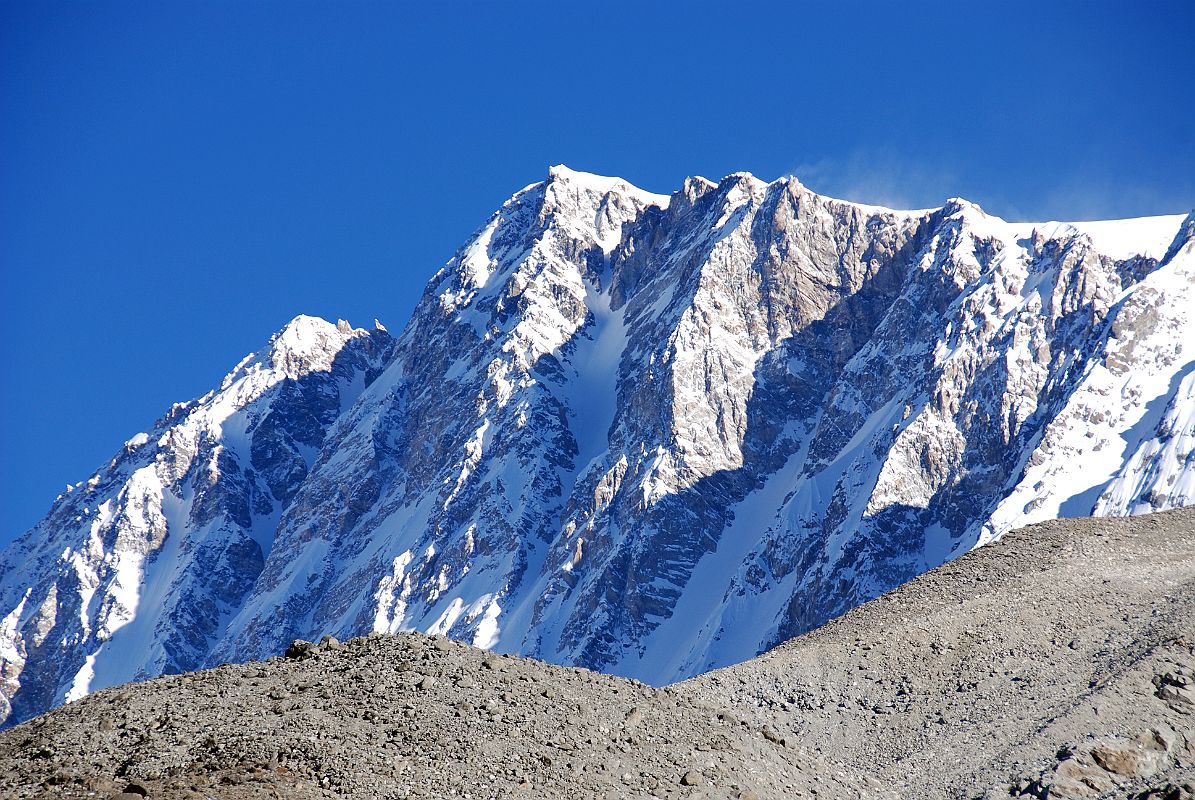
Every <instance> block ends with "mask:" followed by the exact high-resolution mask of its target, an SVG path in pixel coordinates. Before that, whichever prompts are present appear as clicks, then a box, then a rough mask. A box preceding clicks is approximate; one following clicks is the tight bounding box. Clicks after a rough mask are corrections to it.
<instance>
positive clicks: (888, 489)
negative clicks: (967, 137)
mask: <svg viewBox="0 0 1195 800" xmlns="http://www.w3.org/2000/svg"><path fill="white" fill-rule="evenodd" d="M1193 240H1195V213H1192V214H1188V215H1186V216H1183V215H1178V216H1169V217H1154V218H1147V219H1139V220H1121V221H1113V222H1079V223H1059V222H1051V223H1040V224H1038V223H1009V222H1005V221H1004V220H1001V219H999V218H997V217H993V216H991V215H988V214H986V213H984V212H983V211H982V209H980V208H979V207H978V206H976V205H974V204H971V203H968V202H966V201H962V200H950V201H948V202H947V203H946V205H944V206H943V207H942V208H938V209H930V210H921V211H896V210H891V209H886V208H880V207H875V206H865V205H860V204H856V203H849V202H844V201H840V200H834V199H831V198H827V197H823V196H820V195H818V194H815V193H813V192H811V191H810V190H808V189H807V188H805V187H804V186H802V185H801V184H800V183H799V182H797V181H796V180H795V179H789V178H786V179H781V180H777V181H773V182H771V183H766V182H764V181H761V180H759V179H757V178H755V177H753V176H751V175H748V174H745V173H737V174H734V175H731V176H728V177H726V178H724V179H723V180H722V181H720V182H718V183H713V182H711V181H708V180H705V179H703V178H690V179H688V180H686V181H685V182H684V184H683V186H681V187H680V188H679V189H678V190H677V191H676V192H674V193H673V194H672V195H671V196H670V197H669V196H663V195H654V194H651V193H648V192H644V191H641V190H639V189H636V188H635V187H633V186H631V185H630V184H627V183H626V182H624V181H621V180H618V179H613V178H603V177H598V176H594V175H589V174H586V173H580V172H574V171H572V170H569V169H567V168H564V167H553V168H552V169H551V171H550V172H549V175H548V178H547V179H546V180H545V181H543V182H540V183H536V184H532V185H531V186H528V187H527V188H525V189H523V190H522V191H520V192H518V193H517V194H515V195H514V196H513V197H512V198H511V199H510V200H508V201H507V202H506V203H504V204H503V205H502V207H501V208H500V209H498V210H497V211H496V212H495V213H494V215H493V216H492V217H491V218H490V219H489V220H488V221H487V222H486V224H485V225H484V226H483V227H482V228H481V229H480V230H479V231H478V232H477V233H475V234H474V235H473V236H472V237H471V238H470V239H469V240H468V241H467V242H466V243H465V245H464V246H463V247H462V248H461V249H460V250H459V251H458V252H457V254H456V255H455V256H454V257H453V258H452V259H451V260H450V261H449V262H448V264H447V265H446V266H445V267H444V268H443V269H441V270H440V271H439V272H438V273H436V275H435V276H434V277H433V278H432V279H431V281H430V282H429V284H428V285H427V288H426V289H425V291H424V294H423V297H422V299H421V301H420V303H419V305H418V307H417V308H416V309H415V312H414V314H413V316H412V318H411V321H410V323H409V324H408V325H407V327H406V329H405V331H404V332H403V333H402V334H401V336H399V337H398V338H397V339H395V338H392V337H391V336H390V334H388V333H387V332H386V331H385V329H384V328H382V327H381V326H380V325H376V326H375V327H374V329H373V330H370V331H365V330H356V329H353V328H352V327H351V326H349V325H348V324H347V323H342V324H337V325H333V324H332V323H328V322H324V321H322V320H317V319H313V318H310V317H299V318H297V319H296V320H295V321H293V322H292V323H290V324H289V325H288V326H287V327H286V328H285V329H283V331H281V332H280V333H279V334H277V335H276V336H275V337H274V338H273V339H272V340H271V342H270V343H269V345H267V347H266V348H265V349H263V350H262V351H260V352H259V353H257V354H255V355H253V356H250V357H249V358H247V359H246V360H245V361H243V362H242V363H241V364H239V365H238V366H237V367H236V368H235V369H234V370H233V372H231V373H230V374H229V375H228V376H227V377H226V378H225V379H224V380H223V382H222V383H221V384H220V387H219V389H217V390H215V391H213V392H211V393H209V394H207V395H205V396H204V397H202V398H200V399H198V400H195V401H192V402H190V403H184V404H179V405H176V406H174V407H173V408H172V409H171V410H170V411H169V412H168V413H167V414H166V415H165V416H164V417H163V418H162V419H161V420H159V421H158V423H156V424H155V426H154V428H153V429H152V431H149V432H147V433H143V434H139V435H138V436H136V437H134V438H133V439H131V440H130V441H129V442H128V443H127V444H126V446H125V447H124V448H123V449H122V451H121V452H120V453H118V454H117V455H116V457H115V458H114V459H113V460H112V461H111V462H109V463H108V464H106V465H104V466H103V467H102V468H101V469H100V470H99V471H98V472H97V473H96V474H95V475H94V476H92V477H91V478H90V479H89V480H87V481H85V482H84V483H83V484H80V485H79V486H77V487H74V488H72V489H71V490H70V491H68V492H67V493H66V494H64V495H62V496H60V497H59V498H58V499H57V500H56V501H55V503H54V505H53V507H52V508H51V509H50V512H49V514H47V516H46V517H45V519H43V520H42V521H41V522H40V523H38V524H37V525H36V526H35V527H34V528H32V529H31V530H30V531H28V532H27V533H25V534H24V535H23V536H22V537H21V538H20V539H19V540H18V541H17V542H15V543H14V544H13V545H12V546H10V547H9V548H8V549H7V550H6V551H5V552H4V553H3V555H2V556H0V719H4V718H6V717H7V718H8V721H9V722H10V723H11V722H14V721H19V720H23V719H25V718H28V717H29V716H32V715H34V714H36V713H39V712H40V711H43V710H45V709H47V708H50V707H52V706H54V705H57V704H59V703H62V702H63V701H66V700H70V699H73V698H76V697H79V696H81V695H83V694H86V693H87V692H89V691H93V690H95V689H98V688H101V687H103V686H109V685H112V684H114V683H119V682H123V681H126V680H130V679H133V678H141V677H149V676H154V675H158V674H162V673H166V672H178V671H183V670H190V669H194V668H197V667H200V666H203V665H206V664H215V663H220V662H224V661H235V660H244V659H249V658H254V657H262V656H268V655H272V654H276V653H278V652H280V651H281V650H283V649H284V648H285V646H286V645H287V644H288V643H289V642H290V641H291V640H292V639H295V638H307V639H318V638H319V637H320V636H321V635H323V634H334V635H336V636H339V637H342V638H347V637H349V636H353V635H356V634H361V633H365V632H369V631H387V632H397V631H403V630H412V629H417V630H420V631H424V632H429V633H438V634H446V635H448V636H451V637H453V638H456V639H461V640H464V641H467V642H469V643H471V644H474V645H477V646H480V647H485V648H492V649H496V650H499V651H503V652H509V653H517V654H521V655H528V656H534V657H537V658H541V659H544V660H547V661H552V662H557V663H564V664H577V665H583V666H587V667H590V668H593V669H599V670H604V671H608V672H613V673H618V674H622V675H627V676H633V677H637V678H640V679H642V680H645V681H648V682H651V683H663V682H668V681H672V680H676V679H680V678H685V677H689V676H692V675H696V674H698V673H701V672H704V671H706V670H708V669H711V668H713V667H719V666H724V665H727V664H731V663H734V662H737V661H741V660H744V659H747V658H750V657H751V656H754V655H756V654H757V653H759V652H761V651H762V650H765V649H767V648H769V647H771V646H772V645H774V644H776V643H778V642H780V641H783V640H785V639H787V638H790V637H792V636H794V635H796V634H798V633H801V632H803V631H806V630H809V629H810V628H812V627H815V626H817V625H819V624H821V623H823V622H825V621H826V620H828V619H831V618H833V617H835V616H838V615H840V614H842V613H844V612H845V611H847V610H849V609H851V608H853V607H855V606H857V605H859V604H860V603H863V602H865V601H866V600H869V599H871V598H874V597H876V596H878V595H879V594H881V593H882V592H884V591H886V590H888V589H891V588H892V587H894V586H897V585H898V584H901V583H903V582H905V581H907V580H909V579H910V578H912V577H914V576H916V575H918V574H920V573H922V572H925V571H926V570H928V569H930V568H933V567H935V566H937V565H939V564H941V563H943V562H944V561H946V560H949V559H950V558H952V557H954V556H956V555H959V554H961V553H964V552H966V551H968V550H970V549H972V548H974V547H976V546H978V545H981V544H984V543H986V542H989V541H991V540H993V539H995V538H998V537H999V536H1000V535H1001V534H1002V533H1004V532H1005V531H1007V530H1009V529H1011V528H1013V527H1017V526H1021V525H1024V524H1027V523H1030V522H1036V521H1040V520H1045V519H1049V518H1053V517H1058V516H1086V515H1092V514H1096V515H1125V514H1135V513H1140V512H1144V511H1153V510H1160V509H1164V508H1170V507H1176V506H1183V505H1188V504H1192V503H1195V428H1193V425H1195V350H1192V346H1193V345H1192V343H1195V243H1193Z"/></svg>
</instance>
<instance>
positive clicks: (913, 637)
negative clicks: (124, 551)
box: [0, 509, 1195, 800]
mask: <svg viewBox="0 0 1195 800" xmlns="http://www.w3.org/2000/svg"><path fill="white" fill-rule="evenodd" d="M293 655H295V656H297V657H292V658H278V659H272V660H270V661H268V662H264V663H253V664H248V665H241V666H226V667H221V668H218V669H214V670H209V671H205V672H200V673H192V674H188V675H182V676H173V677H167V678H161V679H158V680H154V681H150V682H148V683H144V684H139V685H131V686H127V687H118V688H115V689H110V690H105V691H102V692H99V693H97V694H95V695H92V696H90V697H88V698H85V699H83V700H81V701H79V702H76V703H72V704H70V705H68V706H66V707H64V708H61V709H58V710H56V711H53V712H51V713H49V714H46V715H43V716H42V717H39V718H37V719H35V720H33V721H31V722H28V723H26V724H24V725H21V726H18V727H16V728H13V729H11V730H8V731H5V732H3V733H0V797H20V798H27V797H89V796H91V797H113V796H117V795H118V794H119V793H120V792H122V791H125V790H128V791H131V792H132V794H136V795H141V794H142V793H144V794H147V795H148V796H149V797H151V798H158V797H171V798H173V797H213V798H255V797H296V798H309V797H328V796H332V797H360V798H370V797H453V796H462V797H474V798H485V797H568V798H571V797H647V796H657V797H697V796H706V797H751V796H755V797H761V798H762V797H821V798H849V797H867V798H872V797H875V798H884V797H897V796H901V797H909V798H935V797H966V798H972V797H991V798H996V797H1009V796H1016V795H1018V794H1023V795H1025V796H1036V797H1042V798H1044V797H1096V796H1103V797H1117V798H1120V797H1149V798H1158V799H1159V800H1160V799H1161V798H1165V800H1177V799H1178V798H1192V797H1195V791H1192V789H1191V787H1190V786H1188V787H1187V788H1184V784H1185V783H1188V782H1189V783H1191V784H1195V509H1190V510H1183V511H1176V512H1169V513H1166V514H1160V515H1155V516H1151V517H1138V518H1135V519H1131V520H1107V519H1105V520H1069V521H1065V522H1053V523H1047V524H1045V525H1040V526H1036V527H1034V528H1029V529H1026V530H1024V531H1019V532H1016V533H1013V534H1010V535H1009V536H1007V537H1006V538H1005V540H1004V541H1002V542H1000V543H998V544H996V545H992V546H989V547H987V548H984V549H982V550H980V551H977V552H975V553H972V554H970V555H968V556H966V557H964V558H962V559H960V560H958V561H956V562H954V563H953V564H950V565H947V566H945V567H943V568H940V569H938V570H935V571H934V572H931V573H929V574H927V575H925V576H923V577H921V578H919V579H918V580H916V581H914V582H912V583H910V584H908V585H906V586H904V587H902V588H901V589H898V590H896V591H895V592H892V593H891V594H889V595H887V596H886V597H884V598H881V599H880V600H878V601H876V602H873V603H869V604H868V605H866V606H863V607H861V608H859V609H856V610H855V611H853V612H851V613H850V614H848V615H846V616H845V617H843V618H842V619H839V620H837V621H835V622H833V623H831V624H829V625H827V626H825V627H823V628H821V629H819V630H817V631H814V632H813V633H811V634H808V635H806V636H803V637H800V638H798V639H795V640H793V641H792V642H789V643H788V644H786V645H783V646H781V647H779V648H777V649H776V650H773V651H772V652H770V653H768V654H766V655H764V656H762V657H760V658H758V659H755V660H753V661H750V662H747V663H745V664H740V665H738V666H735V667H731V668H729V669H725V670H720V671H718V672H714V673H710V674H708V675H704V676H701V677H699V678H696V679H694V680H692V681H688V682H686V683H683V684H679V685H677V686H675V687H670V688H667V689H652V688H650V687H647V686H644V685H642V684H637V683H634V682H632V681H627V680H623V679H619V678H612V677H609V676H604V675H598V674H594V673H590V672H586V671H584V670H574V669H566V668H561V667H554V666H550V665H547V664H543V663H539V662H535V661H527V660H522V659H514V658H507V657H502V656H494V655H490V654H486V653H483V652H482V651H479V650H476V649H474V648H471V647H467V646H465V645H460V644H456V643H452V642H449V641H447V640H444V639H432V638H428V637H424V636H420V635H415V634H409V635H400V636H394V637H389V636H385V637H383V636H378V637H369V638H363V639H357V640H353V641H352V642H348V643H345V644H343V645H341V644H339V643H335V642H331V643H328V644H327V645H325V646H320V647H311V648H310V649H309V650H307V651H304V652H296V653H295V654H293ZM122 800H134V798H132V797H125V798H122Z"/></svg>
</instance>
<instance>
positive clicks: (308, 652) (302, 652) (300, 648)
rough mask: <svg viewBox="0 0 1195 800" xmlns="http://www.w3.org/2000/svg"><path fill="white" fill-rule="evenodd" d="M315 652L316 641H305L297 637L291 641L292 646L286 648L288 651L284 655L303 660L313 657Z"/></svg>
mask: <svg viewBox="0 0 1195 800" xmlns="http://www.w3.org/2000/svg"><path fill="white" fill-rule="evenodd" d="M315 652H316V645H315V644H314V643H312V642H308V641H305V640H303V639H295V640H294V641H293V642H291V644H290V647H288V648H286V653H284V654H283V655H285V656H286V657H287V658H292V659H297V660H302V659H305V658H311V657H312V656H313V655H315Z"/></svg>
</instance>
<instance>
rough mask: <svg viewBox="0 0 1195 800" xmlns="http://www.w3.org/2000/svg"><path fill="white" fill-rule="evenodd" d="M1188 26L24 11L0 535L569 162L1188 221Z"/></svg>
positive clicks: (647, 177)
mask: <svg viewBox="0 0 1195 800" xmlns="http://www.w3.org/2000/svg"><path fill="white" fill-rule="evenodd" d="M568 7H574V8H577V9H583V10H575V11H574V10H567V9H568ZM1192 42H1195V3H1191V2H1189V0H1184V1H1183V2H1172V3H1163V2H1156V3H1151V2H1139V3H1125V2H1114V3H1101V2H1077V3H1046V2H1033V3H1025V4H1016V3H971V2H957V0H956V1H955V2H949V3H945V2H944V3H917V2H888V1H885V2H873V3H864V2H818V3H795V2H794V3H789V2H776V3H750V2H740V3H726V2H721V3H711V4H701V3H688V2H686V3H679V2H678V3H642V2H635V3H619V2H600V3H597V2H589V3H585V4H571V3H562V4H551V5H548V4H545V5H534V4H532V3H526V2H518V3H484V4H482V3H438V2H426V3H419V4H404V3H398V2H387V3H377V4H374V3H364V2H343V3H342V2H337V3H326V2H320V3H304V2H299V3H293V2H286V3H281V2H278V3H274V2H194V3H184V2H167V3H162V2H157V1H155V2H148V3H144V4H142V3H136V4H132V3H119V2H116V3H98V2H86V3H83V2H80V3H61V2H43V1H42V0H38V1H37V2H29V3H14V2H8V1H4V2H0V304H2V308H0V311H2V313H0V326H2V329H0V336H2V339H0V341H3V348H2V352H0V357H2V363H0V375H2V376H3V378H2V380H3V386H2V391H0V423H2V426H3V427H2V432H0V436H2V441H0V446H2V448H3V450H2V457H0V544H2V543H4V542H6V541H8V540H10V539H11V538H13V537H14V536H15V535H16V534H18V533H20V532H21V531H23V530H24V529H25V528H27V527H28V526H29V525H31V524H33V523H34V522H35V521H36V520H37V519H38V518H39V517H40V516H41V515H42V514H43V513H44V512H45V511H46V510H47V508H48V507H49V505H50V502H51V501H52V500H53V498H54V496H55V495H56V494H57V493H58V492H59V491H61V490H62V487H63V486H64V485H65V484H66V483H68V482H71V483H73V482H77V481H79V480H81V479H83V478H86V477H87V476H88V475H90V474H91V473H92V471H93V470H94V469H95V468H96V467H97V466H99V465H100V464H101V463H103V462H104V461H105V460H106V459H108V458H109V457H110V456H111V455H112V454H113V453H114V452H115V451H116V449H117V448H118V447H119V446H120V445H121V443H122V442H123V441H124V440H125V439H127V438H128V437H129V436H131V435H132V434H134V433H136V432H138V431H140V430H143V429H145V428H146V427H147V426H148V425H149V424H150V423H151V422H152V421H153V420H154V419H155V418H156V417H158V416H159V415H160V414H161V413H162V412H163V411H164V410H165V409H166V408H167V407H168V406H169V404H170V403H171V402H174V401H178V400H183V399H187V398H190V397H193V396H196V395H199V394H202V393H203V392H204V391H206V390H207V389H208V388H210V387H212V386H213V385H214V384H215V383H216V382H217V381H218V380H219V378H220V377H221V376H222V375H223V374H224V373H225V372H226V371H227V370H228V369H229V368H230V367H231V366H232V365H233V364H235V363H236V362H237V360H238V359H240V358H241V357H242V356H243V355H244V354H245V353H247V352H249V351H251V350H253V349H256V348H257V347H259V346H260V345H261V344H262V343H263V342H264V341H265V340H266V339H267V337H268V336H269V335H270V333H271V332H272V331H274V330H275V329H277V328H279V327H280V326H282V325H283V324H284V323H285V322H286V321H287V320H289V319H290V318H291V317H293V316H294V315H296V314H298V313H300V312H303V313H312V314H319V315H322V316H325V317H328V318H331V319H335V318H337V317H343V318H347V319H349V320H350V321H352V322H353V323H354V324H357V325H367V324H369V323H371V322H372V320H373V318H374V317H378V318H380V319H381V320H382V321H383V322H385V323H387V324H388V325H389V327H390V328H391V330H397V329H398V328H400V327H401V326H402V325H403V323H404V322H405V320H406V319H407V317H408V315H409V313H410V310H411V308H412V307H413V305H414V303H415V301H416V300H417V298H418V296H419V293H420V291H421V290H422V287H423V284H424V282H425V281H426V280H427V278H428V277H430V275H431V274H432V273H433V272H434V271H435V270H436V269H438V268H439V267H440V266H441V265H442V264H443V262H444V261H446V260H447V259H448V258H449V257H450V256H451V255H452V253H453V251H454V250H455V248H456V247H457V245H459V244H460V243H461V242H462V240H463V239H464V238H465V237H466V236H467V235H468V234H469V233H470V232H471V231H472V230H473V229H474V228H476V227H477V226H478V225H479V224H481V222H482V221H483V220H484V219H485V217H486V216H487V215H488V214H489V212H490V211H491V210H492V209H493V208H495V207H496V206H497V205H498V204H499V203H500V202H501V201H502V200H503V199H505V198H506V197H507V196H509V195H510V194H511V193H513V192H514V191H515V190H517V189H519V188H520V187H522V186H524V185H526V184H528V183H531V182H533V181H536V180H539V179H540V178H541V177H542V176H543V175H544V174H545V173H546V169H547V167H548V165H549V164H554V163H565V164H568V165H569V166H571V167H573V168H576V169H583V170H588V171H592V172H598V173H605V174H616V175H621V176H623V177H625V178H627V179H628V180H630V181H632V182H633V183H636V184H638V185H640V186H642V187H644V188H646V189H650V190H654V191H659V192H667V191H671V190H672V189H673V188H674V187H676V186H677V185H678V184H679V182H680V181H681V180H682V179H683V178H684V177H685V176H686V175H690V174H703V175H706V176H709V177H715V178H716V177H720V176H723V175H725V174H727V173H729V172H733V171H736V170H750V171H752V172H754V173H755V174H757V175H759V176H760V177H763V178H766V179H771V178H775V177H777V176H779V175H782V174H786V173H795V174H797V175H798V177H800V178H801V179H802V180H803V181H804V182H805V183H806V184H808V185H809V186H811V187H812V188H814V189H816V190H818V191H821V192H823V193H827V194H831V195H838V196H845V197H849V198H851V199H858V200H864V201H872V202H883V203H888V204H901V205H905V204H907V205H911V206H915V207H925V206H934V205H940V204H941V202H942V201H943V200H944V198H946V197H948V196H953V195H961V196H964V197H967V198H968V199H971V200H974V201H976V202H978V203H980V204H981V205H982V206H984V207H985V208H986V209H987V210H989V211H991V212H994V213H997V214H1001V215H1003V216H1006V217H1008V218H1020V219H1039V218H1042V219H1044V218H1064V219H1065V218H1074V219H1080V218H1099V217H1115V216H1139V215H1146V214H1158V213H1177V212H1181V211H1185V210H1189V209H1190V208H1191V207H1192V206H1195V95H1193V94H1192V92H1193V91H1195V90H1193V89H1192V87H1193V86H1195V46H1193V45H1192Z"/></svg>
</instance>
